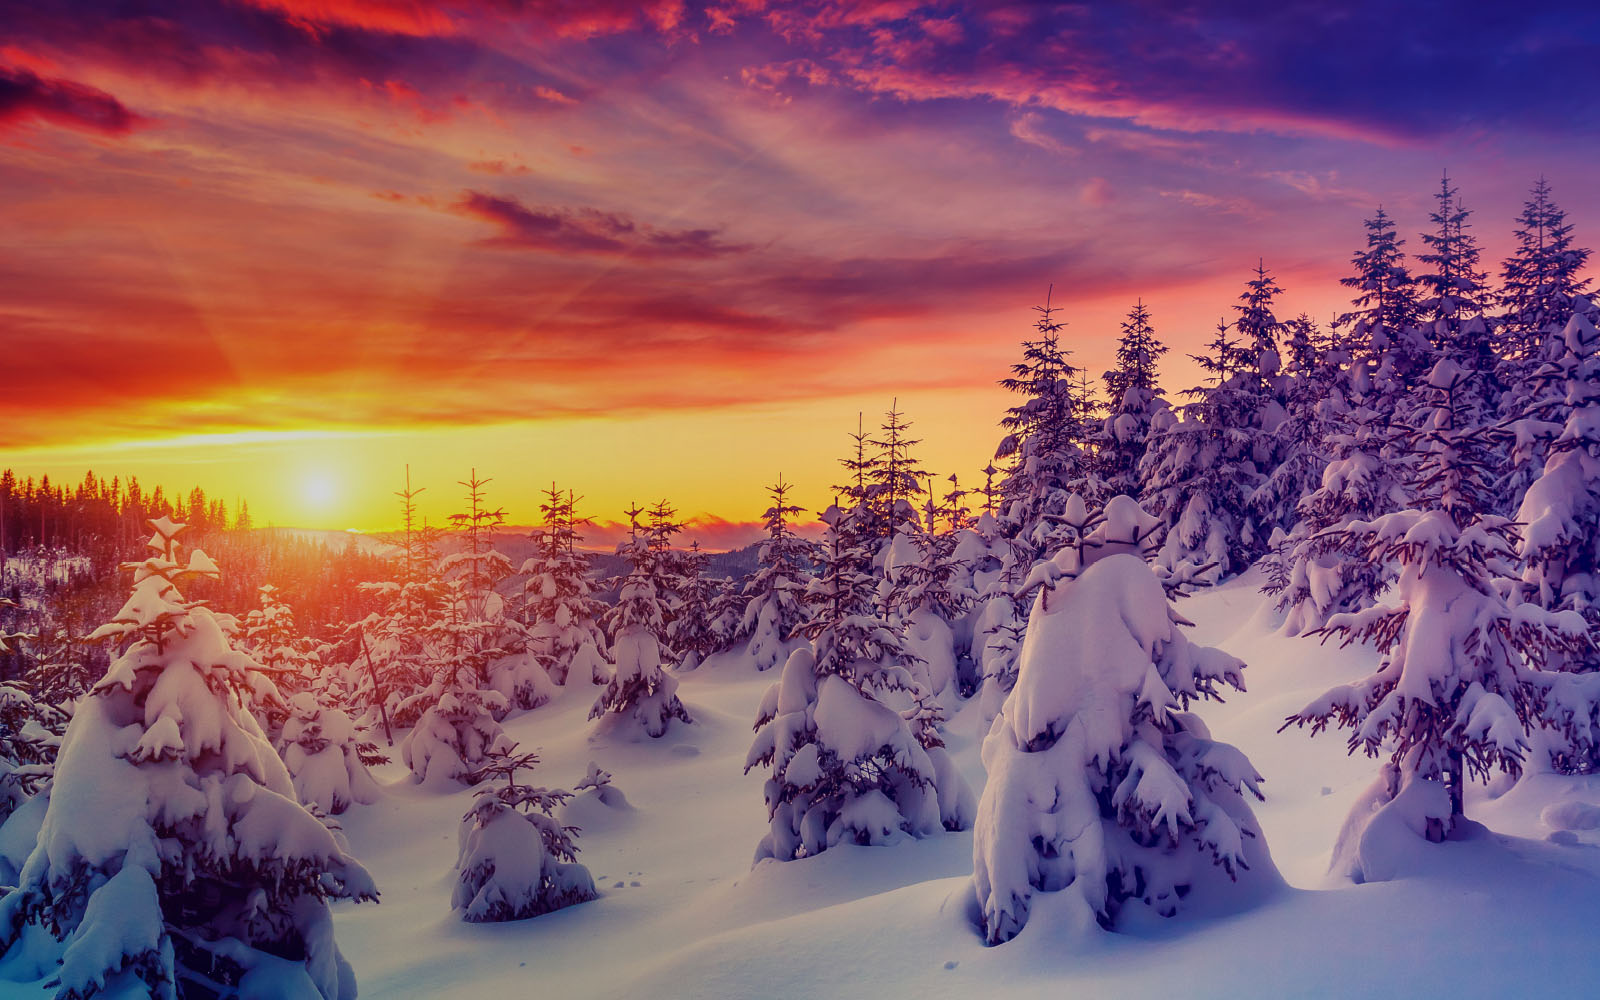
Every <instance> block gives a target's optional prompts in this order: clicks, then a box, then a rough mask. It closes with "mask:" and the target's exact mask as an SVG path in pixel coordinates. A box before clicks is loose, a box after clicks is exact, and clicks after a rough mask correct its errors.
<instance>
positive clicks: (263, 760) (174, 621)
mask: <svg viewBox="0 0 1600 1000" xmlns="http://www.w3.org/2000/svg"><path fill="white" fill-rule="evenodd" d="M149 525H150V530H151V531H152V532H153V535H152V537H151V539H150V541H149V543H148V548H149V554H148V556H147V557H146V558H145V559H144V560H143V561H140V562H137V563H128V564H125V568H128V569H131V570H132V571H133V591H132V594H131V596H130V597H129V599H128V601H127V603H126V604H125V605H123V607H122V609H121V610H120V611H118V612H117V614H116V616H115V617H114V618H113V619H112V621H111V622H110V623H109V624H107V625H105V626H102V627H101V628H100V629H98V630H96V631H95V633H94V634H93V636H92V638H95V639H103V640H108V641H112V642H115V643H118V644H121V646H122V648H121V652H120V655H118V657H117V658H116V660H115V661H114V662H113V663H112V664H111V666H110V668H109V669H108V670H107V672H106V675H105V677H104V678H103V679H102V680H101V681H100V682H99V683H98V684H96V685H95V687H94V688H93V690H91V691H90V692H89V694H88V695H87V696H86V697H85V698H84V699H83V701H82V702H81V703H80V704H79V705H78V707H77V710H76V712H75V714H74V715H73V719H72V722H71V723H70V724H69V726H68V727H67V732H66V736H65V737H64V739H63V741H62V748H61V756H60V759H59V762H58V766H57V768H56V775H55V785H54V788H53V791H52V794H51V798H50V804H49V806H48V808H47V810H46V812H45V816H44V824H43V827H42V828H41V830H40V833H39V839H38V843H37V845H36V846H35V847H34V849H33V852H32V854H31V855H30V856H29V858H28V860H27V861H26V863H25V864H24V865H23V868H22V871H21V872H20V881H19V883H18V886H17V888H16V889H15V890H14V891H12V892H10V893H8V894H6V895H5V896H4V897H3V898H0V955H4V954H5V953H6V952H8V951H10V950H11V949H12V948H14V947H19V946H20V947H30V946H29V945H28V943H27V942H26V941H25V940H24V939H26V938H29V937H34V936H39V935H42V934H48V935H50V936H52V937H54V938H56V939H57V940H58V941H60V942H61V943H62V944H63V945H64V948H63V950H62V951H61V952H60V967H59V970H58V973H57V975H58V980H59V982H58V987H57V994H56V995H57V996H58V997H59V998H61V1000H79V998H86V997H89V996H91V995H95V994H98V993H100V992H105V993H106V994H108V995H116V996H131V995H136V994H138V995H146V994H147V995H150V996H160V997H176V996H215V995H222V994H223V993H225V992H245V993H250V994H253V995H262V996H312V997H318V996H320V997H323V998H325V1000H335V998H341V1000H342V998H351V1000H353V998H354V997H355V995H356V988H355V977H354V975H353V974H352V973H351V970H350V967H349V965H348V964H346V963H345V961H344V959H343V957H342V956H341V955H340V954H339V949H338V947H337V946H336V945H335V943H334V939H333V920H332V916H331V914H330V912H329V909H328V901H329V900H331V899H354V900H357V901H359V900H371V899H376V898H377V889H376V888H375V887H374V885H373V882H372V879H371V877H370V876H369V875H368V874H367V872H366V870H365V869H363V868H362V867H361V865H360V864H358V863H357V862H356V861H355V860H354V859H353V858H351V857H350V856H349V855H348V854H346V853H345V851H344V850H343V849H342V848H341V846H340V844H339V842H338V840H337V838H336V837H335V836H334V834H333V832H332V831H330V830H329V829H328V828H327V827H325V826H324V825H323V824H322V823H321V822H319V821H318V820H317V818H316V817H314V816H313V815H312V814H311V813H309V812H307V811H306V809H305V808H304V807H302V806H301V805H300V804H299V802H298V801H296V798H295V793H294V789H293V786H292V784H291V782H290V779H289V775H288V772H287V771H285V769H284V766H283V763H282V762H281V761H280V760H279V759H278V756H277V754H276V753H274V752H273V750H272V747H271V746H270V745H269V744H268V743H267V741H266V738H265V736H264V734H263V733H262V732H261V729H260V727H259V726H258V725H257V723H256V719H255V717H254V716H253V715H252V714H251V712H250V710H249V706H250V705H251V704H252V703H254V702H257V701H259V700H270V699H273V698H276V697H277V695H276V692H275V690H274V689H273V688H272V684H271V682H270V681H269V680H267V679H266V678H265V676H264V675H263V674H262V673H261V672H260V665H259V664H257V663H256V662H254V661H253V660H251V659H250V657H249V656H247V655H245V654H244V653H242V652H240V651H238V650H236V649H234V648H233V647H232V646H231V644H230V642H229V640H228V638H227V636H226V634H225V632H224V630H223V627H222V623H221V622H220V621H219V619H218V616H217V615H216V614H214V613H213V612H212V611H211V610H210V609H209V608H207V607H205V606H204V605H203V603H201V602H198V601H190V600H186V599H185V598H184V597H183V595H182V594H181V593H180V592H179V590H178V581H179V580H180V578H183V577H185V576H202V577H206V576H216V575H217V574H218V571H217V568H216V566H215V564H214V563H212V562H211V560H210V559H208V558H206V556H205V554H204V553H203V552H200V551H199V550H198V549H197V550H195V551H194V552H192V553H191V554H190V556H189V559H188V561H187V563H182V562H180V561H179V544H178V541H177V538H178V536H179V534H180V533H182V532H183V531H184V529H185V525H182V524H177V523H174V522H172V521H171V520H170V519H168V518H167V517H165V516H163V517H161V518H158V519H156V520H154V521H151V522H149Z"/></svg>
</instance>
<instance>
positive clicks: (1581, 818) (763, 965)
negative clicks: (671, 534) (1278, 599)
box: [5, 574, 1600, 1000]
mask: <svg viewBox="0 0 1600 1000" xmlns="http://www.w3.org/2000/svg"><path fill="white" fill-rule="evenodd" d="M1258 583H1259V581H1258V579H1257V578H1256V577H1255V576H1254V575H1253V574H1252V575H1247V576H1246V577H1245V578H1243V579H1240V580H1235V581H1233V582H1230V583H1228V584H1226V585H1224V586H1221V587H1218V588H1214V589H1211V590H1208V591H1204V592H1202V593H1200V594H1198V595H1197V596H1195V597H1192V598H1189V599H1187V600H1185V601H1183V602H1181V603H1180V605H1179V607H1180V610H1181V611H1182V612H1183V613H1184V614H1185V615H1187V616H1188V617H1189V618H1191V619H1192V620H1194V621H1195V622H1196V623H1197V627H1196V628H1195V629H1193V630H1192V637H1193V638H1194V639H1195V641H1197V642H1202V643H1207V644H1211V645H1217V646H1220V647H1222V648H1223V649H1225V650H1227V651H1228V652H1230V653H1232V654H1234V655H1236V656H1238V657H1240V658H1242V659H1243V660H1244V661H1245V662H1246V663H1247V664H1248V667H1247V668H1246V670H1245V681H1246V684H1247V685H1248V688H1249V691H1248V693H1245V694H1238V695H1235V696H1232V697H1230V699H1229V701H1228V702H1227V704H1225V705H1214V704H1204V705H1201V706H1199V709H1198V711H1199V712H1200V714H1201V715H1202V716H1203V717H1204V718H1205V720H1206V721H1207V723H1208V724H1209V725H1210V727H1211V729H1212V731H1213V733H1214V735H1215V736H1216V737H1217V738H1219V739H1222V740H1227V741H1229V742H1232V743H1234V744H1235V745H1237V746H1238V747H1239V748H1240V749H1242V750H1243V751H1244V752H1245V753H1246V754H1248V755H1249V757H1250V759H1251V760H1252V761H1253V762H1254V763H1255V765H1256V767H1257V768H1258V769H1259V770H1260V771H1261V772H1262V774H1263V775H1264V776H1265V777H1266V782H1265V785H1264V790H1265V791H1266V794H1267V801H1266V802H1264V803H1260V804H1257V805H1256V807H1255V811H1256V815H1257V816H1258V818H1259V820H1260V822H1261V825H1262V827H1263V829H1264V832H1265V834H1266V837H1267V841H1268V844H1269V845H1270V848H1271V852H1272V855H1273V858H1274V860H1275V862H1276V864H1277V866H1278V867H1279V869H1280V870H1281V871H1282V873H1283V875H1284V877H1285V878H1286V879H1287V880H1288V882H1289V887H1288V888H1286V889H1283V890H1282V891H1280V892H1278V893H1276V894H1275V895H1273V896H1272V897H1271V898H1269V899H1268V900H1267V901H1266V902H1265V903H1263V904H1261V905H1259V906H1257V907H1256V908H1254V909H1251V910H1247V911H1245V912H1242V913H1240V912H1235V913H1221V912H1215V911H1208V910H1207V909H1205V906H1206V904H1205V902H1204V901H1197V902H1196V904H1195V905H1194V906H1193V907H1190V908H1187V909H1185V910H1183V911H1181V912H1180V913H1179V915H1178V916H1177V917H1175V918H1172V919H1170V920H1161V919H1159V918H1150V919H1151V921H1153V922H1146V923H1141V924H1140V925H1138V926H1136V927H1134V928H1132V929H1131V930H1130V931H1129V932H1127V933H1120V934H1109V933H1105V932H1103V931H1099V930H1093V931H1091V932H1088V933H1084V932H1073V933H1069V932H1068V931H1067V930H1066V926H1067V923H1066V921H1065V920H1061V921H1057V920H1053V919H1052V914H1051V909H1052V907H1053V906H1058V905H1061V901H1060V900H1059V899H1058V897H1060V896H1062V895H1065V894H1052V893H1041V894H1039V895H1038V896H1037V897H1035V901H1034V916H1033V918H1032V920H1030V922H1029V924H1028V926H1027V927H1026V928H1025V930H1024V931H1023V933H1022V934H1021V935H1020V936H1019V937H1017V938H1016V939H1015V940H1014V941H1012V942H1010V943H1008V944H1005V945H1002V946H999V947H996V948H986V947H984V946H983V945H982V943H981V941H980V938H979V935H978V932H977V930H976V929H974V927H973V926H972V924H971V923H970V920H971V916H970V909H971V907H970V902H969V900H970V893H971V889H970V883H969V882H968V876H969V875H970V873H971V871H972V857H971V854H972V835H971V833H970V832H969V833H943V834H939V835H935V836H932V837H930V838H928V839H925V840H920V841H915V840H905V841H902V842H900V843H899V844H897V845H895V846H891V847H874V848H868V847H840V848H836V849H833V850H829V851H827V852H825V853H824V854H822V855H820V856H818V857H815V858H810V859H806V860H801V861H794V862H787V863H778V862H771V861H769V862H763V863H762V864H760V865H758V866H756V867H755V868H754V869H752V867H751V858H752V856H753V855H754V852H755V849H756V845H757V843H758V842H759V840H760V839H761V836H762V834H763V833H764V832H765V830H766V816H765V812H764V809H763V806H762V798H761V780H762V779H761V776H760V774H759V773H756V772H752V773H751V774H750V775H748V776H746V775H744V774H742V773H741V768H742V765H743V761H744V758H745V753H746V751H747V749H748V747H749V745H750V739H751V732H750V725H751V723H752V722H753V721H754V719H755V715H756V705H757V703H758V701H759V700H760V698H761V695H762V693H763V692H764V691H765V689H766V687H767V686H768V685H769V684H770V683H771V681H772V676H771V675H770V674H755V673H754V672H749V673H745V672H742V671H738V670H734V669H729V668H727V667H726V666H719V665H718V664H717V663H716V662H715V661H713V662H711V663H709V664H707V665H706V666H705V667H703V668H702V669H700V670H698V671H695V672H693V673H690V674H686V675H683V677H682V684H681V687H680V688H679V694H680V696H681V697H682V698H683V701H684V703H685V704H686V706H687V707H688V709H689V711H690V713H691V714H692V715H693V716H694V719H695V722H694V724H693V725H692V726H673V727H672V729H671V730H670V731H669V733H668V734H667V736H666V737H665V738H663V739H661V740H658V741H651V740H643V741H641V742H614V741H612V740H611V739H610V738H608V739H605V740H601V741H596V742H591V739H590V734H591V733H592V732H594V728H593V726H592V724H590V723H588V722H587V721H586V719H585V715H586V714H587V711H588V708H589V705H590V703H591V701H592V700H593V696H594V693H593V692H592V691H591V690H590V689H589V687H588V685H587V684H586V683H574V684H573V685H572V686H571V687H569V688H568V689H566V690H565V691H563V692H561V693H559V694H558V695H557V696H556V699H555V700H554V701H553V702H552V703H551V704H549V705H547V706H544V707H542V708H539V709H537V710H535V711H533V712H530V713H526V714H523V715H520V716H517V717H515V718H513V719H511V720H509V721H508V723H507V731H508V732H509V733H510V735H511V736H512V737H513V738H515V739H517V740H519V741H520V742H521V743H522V744H523V746H524V747H525V748H529V749H531V748H535V747H537V748H539V749H540V750H541V752H542V757H543V763H542V764H541V765H540V767H539V768H538V770H537V771H535V772H534V773H533V775H532V780H533V781H534V783H536V784H547V785H551V786H558V785H559V786H563V787H571V786H572V785H573V784H575V783H576V782H577V781H578V780H579V779H580V778H581V777H583V775H584V774H586V773H587V771H588V764H589V762H590V761H591V760H592V761H594V762H596V763H598V764H599V765H600V766H601V767H602V768H604V769H606V770H608V771H610V772H611V773H612V774H613V775H614V776H615V777H614V781H613V785H614V787H615V788H617V789H619V790H620V791H621V792H623V793H624V795H625V796H626V799H627V802H626V803H625V804H622V805H620V806H619V805H608V804H605V803H602V802H600V801H599V800H598V798H596V797H595V796H594V794H593V793H592V792H591V793H587V794H586V795H585V796H581V797H580V798H578V799H577V800H575V801H574V802H573V803H571V804H570V805H569V806H568V808H567V813H566V816H565V818H566V821H567V822H569V823H572V824H574V825H577V826H580V827H582V831H583V832H582V834H581V835H580V838H579V841H578V843H579V847H580V848H581V850H582V854H581V856H580V860H581V861H583V862H584V863H585V864H586V865H587V866H588V867H589V869H590V871H592V872H593V873H594V876H595V881H596V884H597V886H598V887H599V889H600V892H601V897H600V898H599V899H598V900H596V901H594V902H591V903H585V904H582V905H579V906H575V907H571V908H569V909H565V910H561V911H558V912H556V913H552V914H548V915H545V916H541V917H538V918H536V919H532V920H525V921H520V922H514V923H508V924H467V923H464V922H462V921H461V920H460V918H459V917H458V916H457V915H456V914H453V913H452V912H451V911H450V895H451V890H452V887H453V873H452V871H451V866H452V865H453V864H454V862H455V859H456V849H457V847H456V830H457V824H458V822H459V820H460V818H461V816H462V814H463V813H464V812H466V810H467V808H468V804H469V800H470V799H471V792H470V791H468V790H460V791H455V792H449V793H441V792H439V791H435V790H428V789H422V788H419V787H417V786H414V785H412V784H411V783H410V781H409V778H408V776H407V774H406V772H405V771H404V769H403V767H401V766H400V765H398V764H391V765H389V766H388V767H386V768H384V769H382V770H381V771H380V773H379V777H380V780H382V781H383V782H384V788H383V795H382V796H381V797H380V798H379V800H378V802H377V803H376V804H374V805H369V806H357V807H354V808H353V809H352V810H351V811H350V812H349V813H346V814H345V815H344V816H342V817H341V820H342V823H343V826H344V829H345V832H346V834H347V836H348V838H349V840H350V844H351V847H352V849H353V851H354V853H355V855H356V856H357V857H358V858H360V859H361V861H362V862H363V863H364V864H366V865H367V866H368V868H369V869H370V870H371V872H372V873H373V875H374V876H375V878H376V879H377V882H378V885H379V888H380V889H381V890H382V893H383V899H382V902H381V904H379V905H376V906H374V905H370V904H362V905H347V904H338V905H337V906H336V908H335V925H336V933H337V937H338V940H339V944H340V946H341V948H342V949H343V951H344V953H345V955H346V956H347V957H348V959H349V960H350V962H351V964H352V965H353V966H354V967H355V971H356V975H357V978H358V980H359V982H360V986H361V991H362V995H363V996H366V997H374V998H383V1000H388V998H413V997H415V998H434V997H441V996H450V997H458V996H459V997H497V996H513V997H516V996H551V997H574V998H575V997H617V998H622V997H651V998H657V997H727V998H746V997H827V998H834V997H863V998H866V997H872V998H884V997H913V996H914V997H957V996H959V997H969V998H970V997H985V998H990V997H1001V998H1006V997H1043V996H1075V995H1083V996H1094V995H1109V996H1124V997H1126V996H1139V997H1143V996H1166V995H1183V996H1202V997H1212V996H1214V997H1298V996H1311V997H1352V996H1410V997H1435V996H1451V997H1504V996H1530V995H1550V996H1587V995H1593V994H1594V993H1595V992H1596V991H1597V990H1600V947H1597V946H1596V945H1595V943H1594V932H1593V918H1594V914H1595V912H1596V909H1595V907H1596V902H1595V901H1596V899H1597V898H1600V781H1595V780H1591V779H1575V778H1562V777H1555V776H1537V777H1535V778H1533V779H1531V780H1529V781H1526V782H1524V783H1523V784H1522V785H1521V786H1519V787H1517V788H1515V789H1511V790H1509V791H1508V792H1506V793H1505V794H1502V795H1500V796H1499V797H1498V798H1493V799H1491V798H1490V795H1489V792H1488V791H1487V790H1484V789H1478V790H1477V795H1476V796H1475V797H1470V798H1469V800H1468V802H1467V814H1468V816H1469V817H1470V818H1472V819H1474V820H1477V821H1479V822H1482V823H1485V824H1487V828H1486V829H1478V828H1475V827H1474V828H1469V830H1468V835H1467V837H1466V838H1465V839H1463V840H1460V841H1456V842H1451V843H1446V844H1442V845H1437V846H1430V845H1426V844H1423V843H1421V842H1418V843H1416V844H1415V845H1414V846H1407V847H1406V848H1404V850H1405V851H1406V856H1405V857H1403V858H1402V859H1401V860H1400V870H1401V871H1402V872H1403V874H1402V877H1400V878H1398V879H1396V880H1394V881H1391V882H1384V883H1373V884H1367V885H1352V884H1350V883H1348V882H1344V883H1338V882H1330V880H1329V879H1328V878H1327V876H1326V875H1325V871H1326V868H1327V864H1328V859H1329V855H1330V851H1331V848H1332V846H1333V842H1334V838H1335V836H1336V835H1337V833H1338V829H1339V826H1340V823H1341V822H1342V820H1343V818H1344V815H1345V813H1346V811H1347V810H1348V809H1349V807H1350V805H1351V803H1352V802H1353V801H1354V800H1355V798H1356V797H1357V796H1358V795H1359V794H1360V792H1361V791H1362V790H1363V789H1364V788H1365V787H1366V786H1367V785H1368V784H1369V783H1370V782H1371V780H1372V779H1373V778H1374V777H1375V775H1376V773H1377V764H1376V762H1373V761H1369V760H1367V759H1365V758H1362V757H1357V758H1354V759H1351V758H1349V757H1347V756H1346V755H1345V751H1344V743H1343V737H1342V736H1340V735H1338V734H1323V735H1321V736H1318V737H1316V738H1311V737H1309V736H1307V735H1306V734H1305V733H1303V732H1299V731H1294V730H1291V731H1288V732H1284V733H1281V734H1280V733H1278V732H1277V728H1278V726H1279V725H1280V724H1281V723H1282V721H1283V719H1284V717H1285V716H1286V715H1288V714H1290V713H1291V712H1293V711H1295V710H1296V709H1298V708H1300V707H1301V706H1302V705H1304V704H1305V703H1306V702H1307V701H1308V700H1310V699H1311V698H1312V697H1314V696H1315V695H1317V694H1319V693H1321V692H1322V691H1323V690H1324V689H1325V688H1326V687H1328V686H1329V685H1330V684H1332V683H1337V682H1339V681H1341V680H1344V679H1347V678H1350V677H1352V676H1356V675H1359V674H1361V673H1364V672H1366V671H1368V670H1370V669H1371V658H1372V654H1371V653H1370V652H1368V651H1363V650H1360V649H1345V650H1339V649H1336V648H1331V647H1322V646H1319V645H1318V644H1317V643H1316V642H1315V641H1314V640H1305V639H1289V638H1285V637H1283V636H1281V635H1278V634H1276V631H1275V630H1276V625H1277V622H1276V621H1275V620H1274V619H1273V618H1272V616H1271V615H1270V613H1267V612H1264V611H1263V610H1262V609H1263V608H1265V607H1267V605H1266V603H1265V602H1264V601H1263V599H1262V598H1261V597H1260V595H1259V594H1257V592H1256V589H1255V588H1256V586H1257V585H1258ZM580 680H581V679H577V678H575V681H580ZM973 709H974V706H972V705H970V704H969V705H968V706H967V707H966V708H965V709H963V711H962V712H960V713H959V714H958V715H957V716H956V717H955V718H954V720H953V721H952V723H951V729H952V732H951V735H950V747H951V750H952V752H953V754H954V755H955V758H956V760H957V762H958V763H959V765H960V766H961V768H962V769H963V771H964V773H965V775H966V777H967V779H968V780H969V782H971V783H972V786H973V788H974V790H977V789H980V788H981V787H982V783H983V778H984V775H983V773H982V769H981V767H980V766H979V764H978V744H979V742H980V740H981V736H982V733H981V732H979V731H978V726H979V723H980V720H979V718H978V715H977V712H976V711H974V710H973ZM1502 791H1504V790H1503V789H1502ZM6 986H7V987H10V986H11V984H6ZM5 995H6V996H10V994H5ZM17 995H19V996H30V997H31V996H32V995H41V996H42V995H45V994H44V993H43V991H40V992H39V993H37V994H33V993H32V992H31V991H27V990H21V991H19V992H18V994H17Z"/></svg>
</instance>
